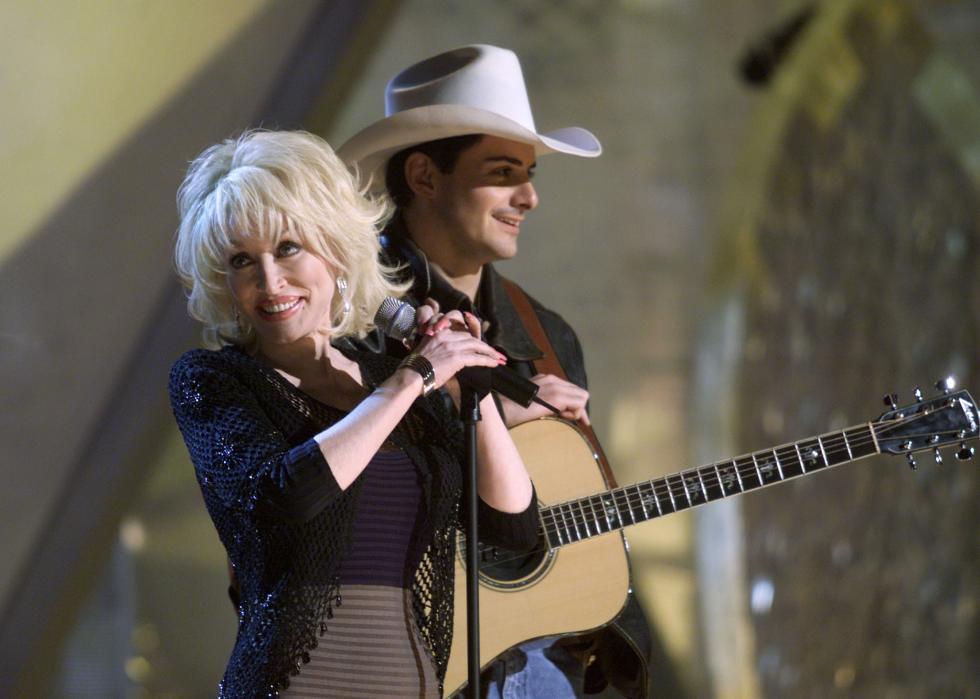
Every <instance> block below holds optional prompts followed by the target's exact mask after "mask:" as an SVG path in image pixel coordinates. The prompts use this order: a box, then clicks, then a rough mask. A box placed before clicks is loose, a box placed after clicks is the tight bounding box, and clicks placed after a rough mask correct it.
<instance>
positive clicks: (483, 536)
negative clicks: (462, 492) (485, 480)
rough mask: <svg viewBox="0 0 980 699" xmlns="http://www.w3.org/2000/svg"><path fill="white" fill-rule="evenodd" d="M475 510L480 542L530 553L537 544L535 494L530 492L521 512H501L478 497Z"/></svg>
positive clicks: (536, 502) (537, 523)
mask: <svg viewBox="0 0 980 699" xmlns="http://www.w3.org/2000/svg"><path fill="white" fill-rule="evenodd" d="M476 509H477V513H476V517H477V526H478V527H479V528H480V532H479V534H480V536H479V539H480V541H481V542H483V543H485V544H491V545H492V546H502V547H503V548H506V549H510V550H512V551H530V550H531V549H532V548H534V546H535V544H537V543H538V525H539V522H540V516H539V514H538V497H537V493H535V492H533V491H532V492H531V502H530V504H529V505H528V506H527V508H526V509H525V510H524V511H523V512H514V513H511V512H501V511H500V510H497V509H494V508H493V507H491V506H490V505H488V504H487V503H485V502H484V501H483V498H481V497H479V496H478V497H477V508H476Z"/></svg>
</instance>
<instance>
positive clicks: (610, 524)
mask: <svg viewBox="0 0 980 699" xmlns="http://www.w3.org/2000/svg"><path fill="white" fill-rule="evenodd" d="M609 509H610V508H609V503H608V501H607V500H606V499H605V498H603V499H602V511H603V513H605V515H606V526H607V527H608V529H607V530H606V531H610V532H611V531H612V530H613V529H614V528H615V527H614V520H613V519H611V518H610V517H609Z"/></svg>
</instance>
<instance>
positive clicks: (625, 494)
mask: <svg viewBox="0 0 980 699" xmlns="http://www.w3.org/2000/svg"><path fill="white" fill-rule="evenodd" d="M617 492H618V493H619V494H620V495H622V496H623V497H624V498H625V502H624V503H623V504H624V505H625V506H626V511H627V512H629V514H630V524H636V514H635V513H634V512H633V506H632V505H630V495H629V491H628V489H626V488H620V489H619V490H618V491H617ZM619 521H620V522H621V523H622V525H623V526H624V527H625V526H627V525H626V522H623V517H622V515H620V517H619Z"/></svg>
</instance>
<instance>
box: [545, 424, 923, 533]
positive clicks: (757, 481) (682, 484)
mask: <svg viewBox="0 0 980 699" xmlns="http://www.w3.org/2000/svg"><path fill="white" fill-rule="evenodd" d="M894 427H895V426H890V427H888V429H893V428H894ZM856 429H861V431H862V432H864V431H866V430H865V428H864V427H861V428H850V429H849V430H844V431H842V432H841V433H840V434H841V435H844V434H846V432H854V431H855V430H856ZM886 431H887V430H886V429H883V430H882V431H881V432H882V434H884V433H885V432H886ZM829 434H833V433H829ZM906 436H908V435H906ZM823 437H824V435H821V439H820V443H822V444H823V450H822V453H821V452H817V450H816V447H818V446H820V443H818V442H817V438H815V437H814V438H810V439H804V440H802V441H801V442H796V443H792V444H789V445H782V446H781V447H773V448H772V449H766V450H762V451H758V452H753V453H751V454H746V455H743V456H739V457H735V458H733V459H729V460H726V461H723V462H718V463H715V464H710V465H707V466H702V467H698V468H693V469H688V470H685V471H681V472H679V473H676V474H671V475H669V476H664V477H661V478H658V479H654V480H651V481H646V482H643V483H638V484H634V485H630V486H624V487H622V488H616V489H613V490H611V491H609V492H608V493H605V494H603V495H591V496H586V497H582V498H576V499H574V500H569V501H566V502H562V503H557V504H554V505H550V506H548V507H547V508H544V509H543V511H542V518H543V520H544V521H545V524H546V525H548V524H550V525H551V526H550V527H546V529H547V532H548V533H555V534H557V535H559V539H561V536H560V534H561V530H563V531H564V532H565V533H566V534H567V536H566V537H565V539H567V540H569V541H574V540H578V539H581V538H583V537H582V536H581V533H580V532H579V531H577V529H578V528H579V527H584V528H585V529H586V532H587V535H589V536H593V535H595V534H597V533H605V532H608V531H611V530H613V529H617V528H619V527H617V526H616V522H622V526H628V525H629V524H631V523H635V522H637V521H646V520H649V519H652V518H653V517H654V516H658V515H660V514H662V513H663V511H664V509H666V510H667V513H668V514H669V513H671V512H677V511H680V510H683V509H689V508H691V507H695V506H697V505H700V504H705V503H708V502H712V501H714V500H717V499H720V498H722V497H727V496H728V495H737V494H740V493H742V492H746V490H754V489H756V488H759V487H763V486H766V485H774V484H775V483H781V482H783V481H785V480H788V479H789V478H794V477H798V476H802V475H804V474H806V473H808V472H810V471H815V470H821V469H824V468H827V467H828V466H831V465H839V464H840V463H843V462H847V461H852V460H856V459H857V458H862V457H865V456H871V455H873V454H874V453H876V452H871V453H859V454H858V456H854V452H855V451H858V452H860V450H861V449H862V448H864V447H867V446H868V445H870V444H871V443H872V442H873V440H868V439H858V438H856V437H855V436H854V435H852V438H851V439H846V438H844V437H843V436H842V437H841V438H836V439H833V438H830V437H828V438H827V439H826V440H824V439H823ZM801 445H802V446H803V447H804V450H805V451H806V453H807V456H808V457H809V458H807V459H802V455H803V451H799V452H798V449H799V447H800V446H801ZM848 447H850V450H848ZM824 454H826V455H827V458H826V459H825V463H823V464H821V463H820V461H821V458H820V457H821V456H822V455H824ZM773 455H775V457H776V459H777V461H778V462H779V463H778V466H777V464H776V462H774V461H773V458H772V457H773ZM838 457H840V458H838ZM800 461H805V462H809V463H810V465H809V467H807V466H806V465H805V463H804V464H803V465H797V464H799V462H800ZM831 461H833V463H832V464H831V463H830V462H831ZM784 464H785V466H784ZM784 470H785V471H789V472H790V475H789V476H787V475H785V474H784V473H783V471H784ZM743 477H744V479H745V480H748V481H749V483H750V487H749V488H748V489H747V488H746V487H745V485H744V484H743V483H742V479H743ZM736 481H738V483H739V486H738V488H737V489H735V488H734V486H735V483H736ZM709 488H711V489H712V490H716V489H717V491H719V494H718V495H717V497H714V498H712V497H710V494H707V490H708V489H709ZM645 491H646V492H645ZM651 496H652V497H653V498H655V500H656V501H657V502H654V501H653V500H651V499H650V498H651ZM661 498H664V499H663V500H661ZM668 499H669V507H667V500H668ZM678 501H679V503H678ZM678 505H680V506H678ZM644 506H646V507H648V508H649V509H651V510H653V509H654V507H656V513H655V514H649V513H647V512H646V511H645V509H644ZM622 507H625V508H626V509H627V511H628V512H629V515H630V520H629V521H627V520H626V518H625V517H623V516H622V511H621V508H622ZM640 510H643V512H644V516H642V518H640V517H638V516H637V512H638V511H640ZM590 511H591V512H590ZM549 518H550V519H549ZM603 519H605V520H606V522H605V524H603V522H602V520H603ZM590 526H591V528H590ZM603 526H604V527H605V531H602V527H603ZM593 529H594V530H595V531H593ZM573 530H575V531H574V532H573Z"/></svg>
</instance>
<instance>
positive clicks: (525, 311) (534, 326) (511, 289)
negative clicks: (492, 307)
mask: <svg viewBox="0 0 980 699" xmlns="http://www.w3.org/2000/svg"><path fill="white" fill-rule="evenodd" d="M501 281H503V284H504V289H506V291H507V295H508V296H509V297H510V300H511V303H513V304H514V308H515V309H517V315H519V316H520V317H521V322H522V323H523V324H524V329H525V330H526V331H527V333H528V334H529V335H530V336H531V339H532V340H534V344H536V345H537V346H538V348H539V349H540V350H541V351H542V352H544V356H543V357H542V358H541V359H539V360H537V361H536V362H534V369H535V371H537V372H538V373H539V374H552V375H554V376H557V377H558V378H560V379H564V380H565V381H568V375H567V374H565V370H564V369H562V366H561V363H559V361H558V355H557V354H555V349H554V347H552V346H551V341H550V340H548V335H547V334H546V333H545V331H544V328H543V327H542V326H541V321H540V320H539V319H538V314H537V313H535V312H534V308H533V307H532V306H531V301H530V300H529V299H528V297H527V294H525V293H524V290H523V289H522V288H521V287H519V286H518V285H517V284H515V283H514V282H512V281H511V280H510V279H507V278H505V277H501ZM578 428H579V429H580V430H582V432H583V433H584V434H585V436H586V438H587V439H588V440H589V444H591V445H592V450H593V451H594V452H595V453H596V456H598V457H599V468H600V469H601V470H602V475H603V476H605V477H606V482H607V483H608V484H609V487H610V488H616V487H618V485H619V484H618V483H616V478H615V477H614V476H613V473H612V469H611V468H609V461H608V460H607V459H606V455H605V453H603V451H602V445H600V444H599V440H598V438H597V437H596V436H595V432H593V431H592V427H590V426H589V425H586V424H584V423H583V422H581V421H579V422H578Z"/></svg>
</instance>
